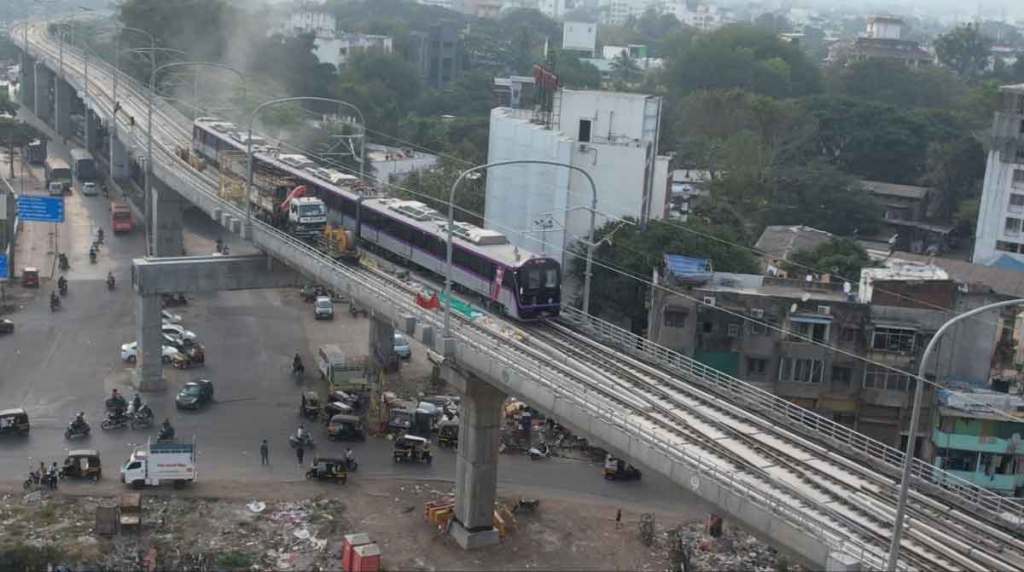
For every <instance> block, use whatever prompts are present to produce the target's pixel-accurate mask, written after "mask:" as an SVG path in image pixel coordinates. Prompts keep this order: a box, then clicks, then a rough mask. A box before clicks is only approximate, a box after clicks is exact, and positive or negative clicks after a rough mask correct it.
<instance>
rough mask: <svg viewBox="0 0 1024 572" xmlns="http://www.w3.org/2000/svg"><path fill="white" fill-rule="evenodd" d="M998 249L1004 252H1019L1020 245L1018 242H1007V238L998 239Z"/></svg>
mask: <svg viewBox="0 0 1024 572" xmlns="http://www.w3.org/2000/svg"><path fill="white" fill-rule="evenodd" d="M996 250H1001V251H1003V252H1019V251H1020V245H1019V244H1017V243H1016V242H1006V241H1005V240H997V241H996Z"/></svg>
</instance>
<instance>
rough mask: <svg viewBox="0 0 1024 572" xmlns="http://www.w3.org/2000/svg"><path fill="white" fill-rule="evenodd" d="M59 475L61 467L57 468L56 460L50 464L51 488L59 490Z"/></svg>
mask: <svg viewBox="0 0 1024 572" xmlns="http://www.w3.org/2000/svg"><path fill="white" fill-rule="evenodd" d="M58 475H59V469H57V461H54V462H53V464H52V465H50V488H51V489H53V490H57V476H58Z"/></svg>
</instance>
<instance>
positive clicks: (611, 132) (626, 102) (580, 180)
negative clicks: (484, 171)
mask: <svg viewBox="0 0 1024 572" xmlns="http://www.w3.org/2000/svg"><path fill="white" fill-rule="evenodd" d="M551 99H552V102H551V104H550V107H546V108H544V109H549V110H550V111H533V110H523V109H511V108H507V107H500V108H496V109H493V110H492V111H491V122H490V143H489V147H488V157H487V159H488V162H494V161H507V160H515V159H539V160H550V161H560V162H564V163H569V164H571V165H574V166H576V167H579V168H580V169H584V170H585V171H586V172H587V173H589V174H590V175H591V176H592V177H593V178H594V180H595V182H596V184H597V210H598V215H597V225H598V226H600V225H602V224H604V223H605V222H607V221H608V220H610V219H609V217H612V218H620V217H633V218H635V219H637V220H640V221H644V220H648V219H661V218H664V216H665V212H666V209H667V201H668V199H667V194H668V162H669V157H667V156H662V155H659V154H658V130H659V127H660V123H661V106H662V100H661V98H660V97H656V96H650V95H643V94H637V93H617V92H607V91H577V90H569V89H560V90H558V91H557V92H555V93H554V94H553V96H552V98H551ZM590 202H591V189H590V186H589V184H588V183H587V180H586V178H585V177H584V176H583V175H581V174H580V173H577V172H570V171H569V170H568V169H564V168H558V167H551V166H541V165H523V166H508V167H499V168H495V169H492V170H491V171H490V172H489V173H488V176H487V191H486V202H485V226H487V228H491V229H494V230H497V231H499V232H502V233H504V234H505V235H507V236H508V237H509V240H510V241H511V242H512V243H513V244H515V245H517V246H519V247H521V248H524V249H527V250H530V251H532V252H545V253H547V254H548V255H550V256H554V257H556V258H558V259H563V251H564V249H565V248H567V247H568V246H569V245H570V244H572V243H573V242H575V241H576V240H578V239H580V238H584V237H586V236H587V233H588V231H589V221H590V216H589V213H588V210H587V209H588V208H589V206H590ZM564 262H569V261H568V260H567V259H566V260H564Z"/></svg>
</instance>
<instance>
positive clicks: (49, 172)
mask: <svg viewBox="0 0 1024 572" xmlns="http://www.w3.org/2000/svg"><path fill="white" fill-rule="evenodd" d="M43 165H44V168H45V172H46V188H48V189H50V188H52V187H51V185H53V184H54V183H60V185H61V188H63V190H64V192H67V191H70V190H71V166H70V165H68V162H67V161H65V160H64V159H61V158H60V157H48V158H47V159H46V162H45V163H44V164H43ZM50 194H53V192H51V193H50Z"/></svg>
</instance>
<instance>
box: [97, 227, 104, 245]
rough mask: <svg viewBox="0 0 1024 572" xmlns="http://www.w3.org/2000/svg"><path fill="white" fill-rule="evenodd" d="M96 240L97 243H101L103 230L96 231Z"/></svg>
mask: <svg viewBox="0 0 1024 572" xmlns="http://www.w3.org/2000/svg"><path fill="white" fill-rule="evenodd" d="M96 240H97V241H99V242H100V243H101V244H102V243H103V229H102V228H98V229H96Z"/></svg>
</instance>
